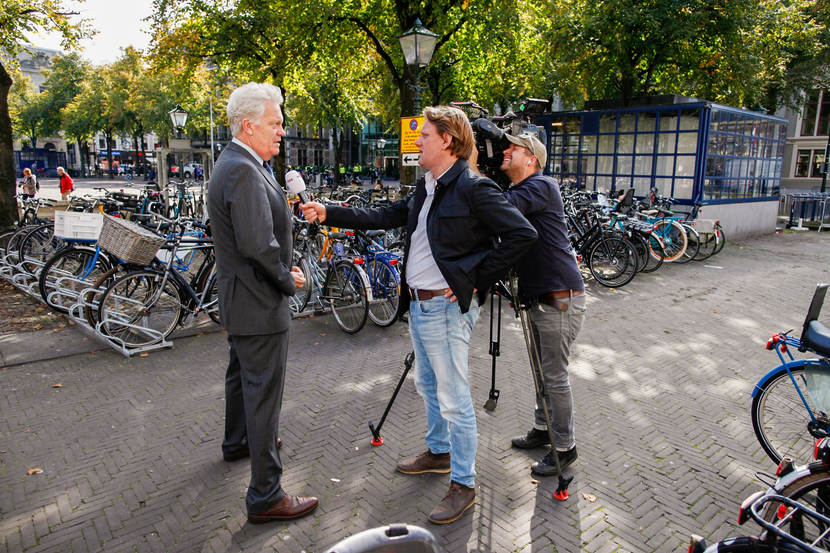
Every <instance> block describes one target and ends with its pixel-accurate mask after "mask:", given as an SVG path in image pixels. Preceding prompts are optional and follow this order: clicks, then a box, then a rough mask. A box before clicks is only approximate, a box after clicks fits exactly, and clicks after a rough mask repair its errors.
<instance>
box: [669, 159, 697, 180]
mask: <svg viewBox="0 0 830 553" xmlns="http://www.w3.org/2000/svg"><path fill="white" fill-rule="evenodd" d="M695 159H696V158H695V156H677V165H676V169H675V173H674V174H675V175H676V176H678V177H694V176H695Z"/></svg>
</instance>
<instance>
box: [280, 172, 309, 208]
mask: <svg viewBox="0 0 830 553" xmlns="http://www.w3.org/2000/svg"><path fill="white" fill-rule="evenodd" d="M285 186H286V187H288V191H289V192H291V193H292V194H296V195H298V196H299V197H300V201H301V202H303V203H304V204H307V203H308V202H309V200H308V194H306V193H305V181H304V180H303V176H302V175H301V174H300V173H298V172H297V171H289V172H287V173H286V174H285Z"/></svg>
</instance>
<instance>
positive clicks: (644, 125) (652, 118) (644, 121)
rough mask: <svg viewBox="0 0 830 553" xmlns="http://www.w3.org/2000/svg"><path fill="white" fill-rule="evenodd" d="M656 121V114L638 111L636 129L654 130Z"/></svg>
mask: <svg viewBox="0 0 830 553" xmlns="http://www.w3.org/2000/svg"><path fill="white" fill-rule="evenodd" d="M656 122H657V116H656V115H655V114H653V113H640V114H638V117H637V130H638V131H639V132H648V131H653V130H654V125H655V124H656Z"/></svg>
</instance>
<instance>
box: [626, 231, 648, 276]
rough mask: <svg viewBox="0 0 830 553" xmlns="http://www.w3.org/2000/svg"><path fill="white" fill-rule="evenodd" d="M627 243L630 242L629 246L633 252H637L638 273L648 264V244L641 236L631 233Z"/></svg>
mask: <svg viewBox="0 0 830 553" xmlns="http://www.w3.org/2000/svg"><path fill="white" fill-rule="evenodd" d="M628 241H629V242H631V245H632V246H634V251H635V252H637V272H638V273H639V272H640V271H642V270H643V269H645V267H646V263H648V257H649V255H650V254H649V251H648V244H647V243H646V241H645V239H644V238H643V237H642V236H640V235H639V234H636V233H632V234H631V236H629V237H628Z"/></svg>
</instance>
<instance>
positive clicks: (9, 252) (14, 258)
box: [6, 225, 40, 265]
mask: <svg viewBox="0 0 830 553" xmlns="http://www.w3.org/2000/svg"><path fill="white" fill-rule="evenodd" d="M39 226H40V225H27V226H25V227H21V228H19V229H17V230H16V231H15V232H14V234H12V235H11V237H9V239H8V242H7V243H6V263H8V264H9V265H17V264H18V263H20V245H21V244H22V243H23V239H24V238H26V235H27V234H29V233H30V232H31V231H32V230H34V229H35V228H37V227H39Z"/></svg>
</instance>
